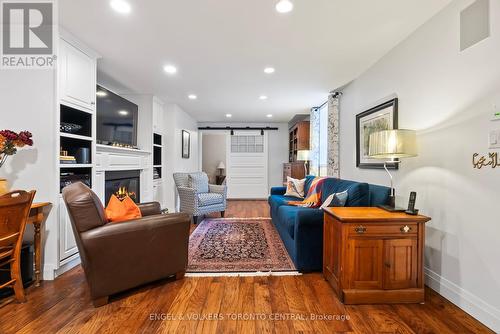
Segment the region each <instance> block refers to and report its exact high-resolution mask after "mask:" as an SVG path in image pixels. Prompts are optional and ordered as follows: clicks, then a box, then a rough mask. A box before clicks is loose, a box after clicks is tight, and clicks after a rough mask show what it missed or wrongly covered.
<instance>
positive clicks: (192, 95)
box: [188, 94, 198, 100]
mask: <svg viewBox="0 0 500 334" xmlns="http://www.w3.org/2000/svg"><path fill="white" fill-rule="evenodd" d="M197 98H198V96H196V95H194V94H189V95H188V99H190V100H196V99H197Z"/></svg>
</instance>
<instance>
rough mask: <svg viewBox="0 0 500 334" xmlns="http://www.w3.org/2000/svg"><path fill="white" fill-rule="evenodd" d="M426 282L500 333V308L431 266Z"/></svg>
mask: <svg viewBox="0 0 500 334" xmlns="http://www.w3.org/2000/svg"><path fill="white" fill-rule="evenodd" d="M425 278H426V280H425V283H426V285H427V286H429V287H430V288H431V289H432V290H434V291H436V292H438V293H439V294H440V295H441V296H443V297H444V298H446V299H448V300H449V301H450V302H452V303H453V304H455V305H457V306H458V307H460V308H461V309H462V310H464V311H465V312H467V313H469V314H470V315H471V316H473V317H474V318H476V319H477V320H478V321H480V322H482V323H483V324H484V325H485V326H487V327H489V328H490V329H491V330H493V331H494V332H495V333H500V310H499V309H497V308H495V307H494V306H492V305H490V304H488V303H487V302H485V301H484V300H482V299H481V298H479V297H477V296H476V295H473V294H472V293H470V292H469V291H466V290H464V289H462V288H461V287H459V286H458V285H456V284H455V283H453V282H451V281H449V280H447V279H446V278H444V277H442V276H440V275H439V274H437V273H435V272H434V271H432V270H430V269H429V268H425Z"/></svg>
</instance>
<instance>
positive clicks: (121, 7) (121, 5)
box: [109, 0, 132, 14]
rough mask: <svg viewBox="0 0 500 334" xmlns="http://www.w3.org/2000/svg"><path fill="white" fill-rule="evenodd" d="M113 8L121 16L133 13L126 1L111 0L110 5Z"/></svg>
mask: <svg viewBox="0 0 500 334" xmlns="http://www.w3.org/2000/svg"><path fill="white" fill-rule="evenodd" d="M109 4H110V6H111V8H113V9H114V10H115V11H117V12H118V13H120V14H128V13H130V12H131V10H132V7H130V4H129V3H128V2H126V1H125V0H111V2H110V3H109Z"/></svg>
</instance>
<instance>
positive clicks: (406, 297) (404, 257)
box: [323, 208, 430, 304]
mask: <svg viewBox="0 0 500 334" xmlns="http://www.w3.org/2000/svg"><path fill="white" fill-rule="evenodd" d="M429 220H430V218H428V217H425V216H411V215H407V214H405V213H390V212H387V211H384V210H382V209H379V208H327V209H326V210H325V223H324V234H323V238H324V240H323V275H324V276H325V278H326V279H327V280H328V281H329V282H330V284H331V285H332V287H333V288H334V290H335V292H336V293H337V295H338V296H339V298H340V300H341V301H342V302H343V303H345V304H376V303H420V302H423V301H424V276H423V256H424V254H423V250H424V242H425V223H426V222H427V221H429Z"/></svg>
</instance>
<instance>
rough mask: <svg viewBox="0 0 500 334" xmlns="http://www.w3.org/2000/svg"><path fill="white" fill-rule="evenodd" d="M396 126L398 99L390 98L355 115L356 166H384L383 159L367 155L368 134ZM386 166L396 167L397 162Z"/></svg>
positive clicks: (374, 167) (395, 127)
mask: <svg viewBox="0 0 500 334" xmlns="http://www.w3.org/2000/svg"><path fill="white" fill-rule="evenodd" d="M397 128H398V99H397V98H396V99H392V100H390V101H387V102H385V103H382V104H380V105H378V106H376V107H373V108H371V109H368V110H366V111H364V112H362V113H360V114H358V115H356V167H358V168H370V169H379V168H384V161H383V160H380V159H373V158H370V156H369V154H368V153H369V145H370V135H371V134H372V133H375V132H378V131H382V130H393V129H397ZM387 168H390V169H398V164H397V163H388V164H387Z"/></svg>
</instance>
